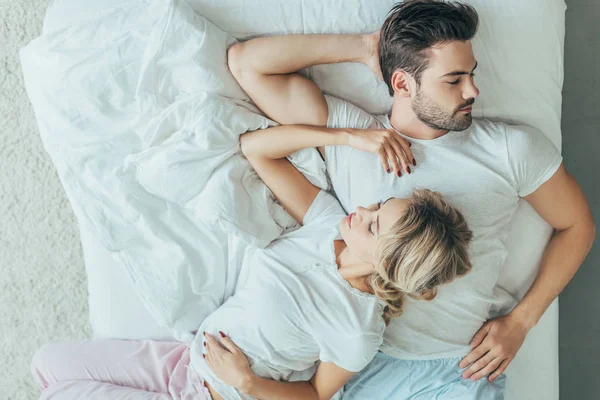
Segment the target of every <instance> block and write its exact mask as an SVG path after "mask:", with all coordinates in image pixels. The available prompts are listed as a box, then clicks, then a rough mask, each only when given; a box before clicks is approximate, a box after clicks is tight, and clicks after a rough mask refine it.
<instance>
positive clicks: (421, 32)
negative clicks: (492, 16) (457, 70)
mask: <svg viewBox="0 0 600 400" xmlns="http://www.w3.org/2000/svg"><path fill="white" fill-rule="evenodd" d="M478 25H479V17H478V15H477V11H475V9H474V8H473V7H471V6H470V5H467V4H462V3H458V2H445V1H437V0H408V1H404V2H402V3H398V4H396V5H395V6H394V7H393V8H392V9H391V10H390V12H389V13H388V16H387V18H386V20H385V22H384V23H383V26H382V27H381V36H380V39H379V63H380V66H381V72H382V73H383V80H384V81H385V83H386V84H387V86H388V89H389V91H390V96H393V95H394V89H392V82H391V80H392V74H393V73H394V71H395V70H397V69H399V68H400V69H403V70H405V71H406V72H408V73H409V74H411V75H412V76H413V77H414V78H415V81H416V82H417V84H420V83H421V74H422V73H423V71H424V70H425V69H427V66H428V64H429V56H428V54H427V49H429V48H431V47H433V46H435V45H437V44H442V43H448V42H450V41H453V40H459V41H463V42H464V41H467V40H471V39H472V38H473V36H475V33H477V27H478Z"/></svg>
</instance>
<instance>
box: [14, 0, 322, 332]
mask: <svg viewBox="0 0 600 400" xmlns="http://www.w3.org/2000/svg"><path fill="white" fill-rule="evenodd" d="M234 42H235V39H233V38H232V37H231V36H229V35H228V34H226V33H224V32H223V31H221V30H220V29H219V28H217V27H216V26H214V25H213V24H212V23H210V22H208V21H207V20H206V19H204V18H203V17H202V16H200V15H198V14H196V13H194V12H193V11H192V9H191V8H189V6H187V4H186V3H184V2H181V1H177V0H174V1H167V0H164V1H145V0H141V1H134V2H129V3H126V4H124V5H123V6H121V7H118V8H115V9H111V10H109V11H107V12H105V13H104V14H102V15H100V16H98V17H97V18H96V19H94V20H93V21H91V23H90V21H88V22H86V23H85V24H79V25H75V26H72V27H70V28H69V29H66V30H61V31H58V32H55V33H53V34H50V35H46V36H42V37H40V38H38V39H36V40H35V41H34V42H32V43H31V44H30V45H29V46H28V47H27V48H25V49H24V50H22V52H21V60H22V64H23V70H24V74H25V76H26V78H27V79H26V82H27V90H28V93H29V96H30V98H31V101H32V103H33V106H34V109H35V112H36V117H37V119H38V123H39V126H40V133H41V135H42V139H43V142H44V145H45V147H46V150H47V151H48V153H49V154H50V155H51V157H52V160H53V162H54V164H55V165H56V168H57V170H58V174H59V176H60V178H61V181H62V183H63V185H64V187H65V190H66V192H67V195H68V197H69V200H70V202H71V204H72V206H73V208H74V210H75V213H76V215H77V217H78V218H79V219H80V221H81V222H82V223H84V224H85V225H87V226H89V227H90V228H91V230H92V231H93V232H94V234H95V235H96V236H97V237H98V238H99V239H100V241H101V243H102V245H103V246H104V247H106V248H107V249H108V250H109V251H111V252H113V253H114V254H116V255H118V258H119V259H120V261H121V262H122V264H123V266H124V267H125V268H126V270H127V272H128V274H129V276H130V277H131V279H132V281H133V282H134V287H135V290H136V291H137V293H138V295H139V296H140V297H141V299H142V300H143V301H144V303H145V305H146V306H147V308H148V309H149V310H150V312H151V313H152V315H153V316H154V318H155V319H156V320H157V321H158V323H159V324H161V325H163V326H166V327H168V328H170V329H172V330H173V331H174V334H175V336H176V337H178V338H181V339H189V338H191V335H190V332H192V331H195V330H196V329H197V328H198V326H199V325H200V323H201V322H202V320H203V319H204V318H205V317H206V316H207V315H208V314H209V313H210V312H212V311H213V310H214V309H216V307H218V306H219V305H220V304H221V303H222V302H223V298H224V296H226V295H228V294H231V292H232V290H233V286H232V285H233V282H231V280H232V279H229V281H228V275H230V278H235V276H233V277H232V276H231V274H235V273H236V272H237V271H235V269H228V265H229V263H228V257H230V255H228V254H227V251H226V250H227V241H228V240H230V241H231V240H234V239H233V238H232V237H230V238H229V239H228V236H230V235H233V234H235V236H236V237H239V238H242V239H243V240H245V241H246V242H247V243H252V244H255V245H258V246H266V245H267V244H268V243H269V242H271V241H272V240H273V239H275V238H276V237H278V236H279V235H280V234H281V232H282V231H283V230H284V229H286V228H290V227H293V226H294V221H293V219H291V217H289V215H288V214H287V213H286V212H285V211H284V210H283V208H282V207H281V206H280V205H279V204H277V203H276V202H274V200H273V198H272V196H271V195H270V192H269V190H268V189H267V188H266V186H265V185H264V184H263V183H262V181H261V180H260V179H258V177H257V175H256V174H255V173H254V172H253V171H252V169H251V167H250V165H249V163H248V162H247V161H246V160H245V158H244V157H243V156H242V155H241V153H240V149H239V135H240V134H242V133H244V132H246V131H251V130H256V129H260V128H265V127H268V126H272V125H274V122H273V121H271V120H269V119H267V118H266V117H264V116H263V115H262V114H260V113H259V112H258V110H257V109H256V108H255V107H254V106H253V105H251V104H250V103H248V102H247V101H249V99H248V98H247V96H246V95H245V93H244V92H243V91H242V90H241V88H240V87H239V86H238V84H237V83H236V81H235V79H234V78H233V76H232V75H231V74H230V72H229V70H228V68H227V64H226V49H227V48H228V47H229V46H230V45H231V44H233V43H234ZM40 71H43V73H42V74H40V73H39V72H40ZM313 153H316V152H314V151H305V152H300V153H298V154H296V155H295V156H294V157H293V161H294V162H295V163H296V164H297V165H298V166H299V167H300V168H301V169H302V170H303V171H304V172H306V173H307V174H308V175H309V176H310V179H311V180H312V181H313V182H314V183H315V184H317V185H319V186H321V187H326V186H327V181H326V178H325V174H324V165H323V163H322V162H321V161H320V159H319V158H318V157H317V156H316V154H313ZM238 245H239V242H238Z"/></svg>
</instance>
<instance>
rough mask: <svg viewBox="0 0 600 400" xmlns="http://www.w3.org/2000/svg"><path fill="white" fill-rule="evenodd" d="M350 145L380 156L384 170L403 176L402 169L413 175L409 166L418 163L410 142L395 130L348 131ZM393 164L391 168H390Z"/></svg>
mask: <svg viewBox="0 0 600 400" xmlns="http://www.w3.org/2000/svg"><path fill="white" fill-rule="evenodd" d="M348 132H349V136H348V145H349V146H351V147H352V148H354V149H356V150H360V151H365V152H369V153H375V154H377V155H378V156H379V159H380V161H381V165H382V166H383V169H384V170H385V171H386V172H387V173H390V172H391V171H392V168H393V169H394V173H395V174H396V175H398V176H401V175H402V173H401V172H400V167H401V166H402V169H404V170H405V171H406V172H407V173H409V174H410V173H411V169H410V167H409V164H412V165H413V166H416V165H417V163H416V161H415V158H414V157H413V154H412V152H411V151H410V146H411V145H410V142H408V141H407V140H406V139H404V138H403V137H402V136H400V135H399V134H398V133H396V131H394V130H393V129H348ZM390 164H391V167H390Z"/></svg>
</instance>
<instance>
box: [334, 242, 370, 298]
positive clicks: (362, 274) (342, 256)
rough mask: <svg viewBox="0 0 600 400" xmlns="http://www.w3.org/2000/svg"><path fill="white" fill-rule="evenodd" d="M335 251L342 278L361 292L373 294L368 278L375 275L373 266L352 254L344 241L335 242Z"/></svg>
mask: <svg viewBox="0 0 600 400" xmlns="http://www.w3.org/2000/svg"><path fill="white" fill-rule="evenodd" d="M334 249H335V256H336V262H337V265H338V270H339V272H340V275H342V278H344V279H345V280H346V281H347V282H348V283H349V284H350V285H351V286H352V287H354V288H356V289H358V290H360V291H361V292H367V293H371V288H370V287H369V285H368V284H367V279H366V278H367V276H369V275H371V274H372V273H373V270H374V269H373V265H371V264H369V263H366V262H364V261H361V260H359V259H358V258H357V257H356V256H355V255H354V254H352V253H351V252H350V250H349V249H348V246H347V245H346V242H344V241H343V240H336V241H334Z"/></svg>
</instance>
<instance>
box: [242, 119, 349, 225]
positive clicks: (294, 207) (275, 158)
mask: <svg viewBox="0 0 600 400" xmlns="http://www.w3.org/2000/svg"><path fill="white" fill-rule="evenodd" d="M347 135H348V130H346V129H326V128H319V127H314V126H304V125H286V126H277V127H273V128H267V129H263V130H258V131H254V132H249V133H245V134H243V135H242V136H241V137H240V142H241V147H242V152H243V153H244V155H245V156H246V158H247V159H248V161H249V162H250V164H252V166H253V167H254V170H255V171H256V173H257V174H258V176H260V178H261V179H262V180H263V182H264V183H265V184H266V185H267V187H268V188H269V189H270V190H271V192H273V195H274V196H275V197H276V198H277V199H278V200H279V202H280V203H281V204H282V206H283V207H284V208H285V209H286V210H287V212H289V213H290V215H291V216H292V217H294V219H295V220H296V221H298V222H299V223H301V224H302V223H303V220H304V216H305V215H306V212H307V211H308V209H309V207H310V205H311V204H312V202H313V201H314V199H315V197H316V196H317V194H318V193H319V188H317V187H316V186H314V185H313V184H312V183H310V182H309V181H308V179H306V177H305V176H304V175H302V173H301V172H300V171H298V170H297V169H296V168H295V167H294V166H293V165H292V163H291V162H289V161H288V160H287V159H286V158H285V157H287V156H289V155H290V154H292V153H294V152H295V151H298V150H301V149H305V148H311V147H318V146H328V145H337V144H346V143H347V142H348V140H347V137H346V136H347Z"/></svg>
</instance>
